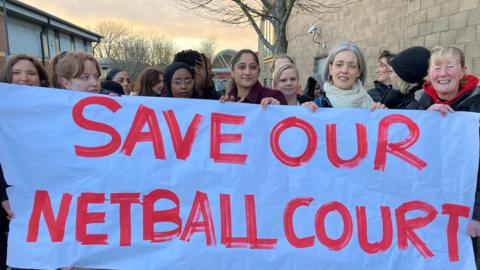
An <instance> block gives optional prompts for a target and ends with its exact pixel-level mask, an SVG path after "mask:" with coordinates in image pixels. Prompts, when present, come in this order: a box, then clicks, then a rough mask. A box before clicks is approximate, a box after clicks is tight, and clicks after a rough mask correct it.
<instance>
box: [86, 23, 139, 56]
mask: <svg viewBox="0 0 480 270" xmlns="http://www.w3.org/2000/svg"><path fill="white" fill-rule="evenodd" d="M95 32H97V33H99V34H100V35H102V36H103V39H102V41H101V42H100V43H99V44H98V46H97V47H96V48H95V52H94V53H95V56H97V57H101V58H109V59H114V58H116V57H117V56H116V55H115V54H116V53H118V50H119V46H120V44H122V43H123V41H125V40H126V39H127V38H128V37H129V35H130V33H131V32H132V30H131V28H130V27H128V26H127V25H125V24H123V23H120V22H115V21H104V22H100V23H99V24H98V25H97V26H96V27H95Z"/></svg>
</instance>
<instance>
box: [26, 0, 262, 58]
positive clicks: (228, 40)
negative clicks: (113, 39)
mask: <svg viewBox="0 0 480 270" xmlns="http://www.w3.org/2000/svg"><path fill="white" fill-rule="evenodd" d="M21 1H22V2H24V3H26V4H28V5H31V6H34V7H36V8H38V9H41V10H43V11H45V12H48V13H50V14H52V15H55V16H57V17H60V18H62V19H64V20H67V21H69V22H72V23H74V24H76V25H79V26H81V27H83V28H88V29H93V28H94V26H95V25H97V24H98V23H99V22H101V21H118V22H123V23H125V24H127V25H128V26H131V27H132V28H133V29H134V30H135V31H138V32H142V33H145V32H147V33H153V34H157V35H158V36H160V37H166V38H168V39H171V40H173V41H174V42H175V44H176V48H177V49H179V50H183V49H189V48H191V49H198V46H199V45H200V43H201V42H202V41H204V40H212V39H213V40H215V42H216V44H217V45H216V51H217V52H218V51H220V50H222V49H227V48H228V49H229V48H231V49H237V50H238V49H243V48H248V49H253V50H254V51H257V50H258V45H257V44H258V43H257V37H256V34H255V31H254V30H253V29H252V28H251V27H249V26H242V27H234V26H228V25H225V24H222V23H219V22H215V21H212V20H209V19H205V18H202V17H200V16H198V15H197V14H195V13H194V12H187V11H185V10H182V9H181V8H180V7H179V5H178V4H176V1H175V0H136V1H131V0H130V1H129V0H47V1H45V0H21Z"/></svg>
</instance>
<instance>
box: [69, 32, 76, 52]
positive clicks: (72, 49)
mask: <svg viewBox="0 0 480 270" xmlns="http://www.w3.org/2000/svg"><path fill="white" fill-rule="evenodd" d="M70 51H72V52H74V51H75V37H74V36H70Z"/></svg>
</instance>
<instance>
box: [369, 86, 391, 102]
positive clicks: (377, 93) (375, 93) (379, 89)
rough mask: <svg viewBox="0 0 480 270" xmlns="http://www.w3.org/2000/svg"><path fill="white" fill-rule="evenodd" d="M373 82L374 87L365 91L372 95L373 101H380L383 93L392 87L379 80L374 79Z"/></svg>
mask: <svg viewBox="0 0 480 270" xmlns="http://www.w3.org/2000/svg"><path fill="white" fill-rule="evenodd" d="M373 84H374V85H375V87H374V88H372V89H370V90H368V91H367V93H368V94H369V95H370V97H372V99H373V101H375V102H382V100H383V99H384V97H385V95H387V94H388V93H389V92H390V91H392V87H391V86H389V85H386V84H384V83H381V82H379V81H374V82H373Z"/></svg>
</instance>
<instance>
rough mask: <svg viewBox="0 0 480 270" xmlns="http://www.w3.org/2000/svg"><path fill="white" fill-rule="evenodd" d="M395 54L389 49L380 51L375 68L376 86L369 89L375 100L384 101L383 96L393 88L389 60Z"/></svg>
mask: <svg viewBox="0 0 480 270" xmlns="http://www.w3.org/2000/svg"><path fill="white" fill-rule="evenodd" d="M394 56H395V54H392V53H391V52H389V51H387V50H382V51H380V55H379V56H378V59H377V67H376V69H375V77H376V80H375V81H374V82H373V84H374V85H375V87H374V88H372V89H370V90H368V94H369V95H370V96H371V97H372V99H373V101H376V102H382V99H383V97H384V96H385V95H386V94H387V93H388V92H390V91H391V90H392V84H393V82H392V77H391V75H392V67H391V66H390V64H389V61H390V59H391V58H392V57H394Z"/></svg>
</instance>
